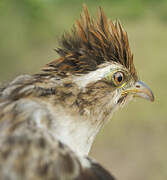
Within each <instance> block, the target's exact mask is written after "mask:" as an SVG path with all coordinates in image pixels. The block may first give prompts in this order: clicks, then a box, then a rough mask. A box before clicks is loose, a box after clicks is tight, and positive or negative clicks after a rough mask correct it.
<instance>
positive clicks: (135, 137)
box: [0, 0, 167, 180]
mask: <svg viewBox="0 0 167 180" xmlns="http://www.w3.org/2000/svg"><path fill="white" fill-rule="evenodd" d="M83 3H86V4H87V6H88V8H89V10H90V12H91V14H93V15H95V14H96V10H97V8H98V7H99V6H102V7H103V9H104V11H105V12H106V14H107V16H108V17H109V18H110V19H113V20H114V19H116V18H118V19H120V21H121V22H122V24H123V26H124V27H125V29H126V30H127V32H128V34H129V39H130V45H131V47H132V51H133V52H134V61H135V64H136V68H137V70H138V72H139V74H140V75H141V76H140V77H141V79H142V80H144V81H145V82H146V83H147V84H148V85H149V86H150V87H151V89H152V90H153V92H154V94H155V102H154V103H149V102H146V101H144V100H139V99H137V100H136V102H133V103H130V105H128V106H127V107H125V108H124V109H123V110H121V111H119V113H116V114H115V116H114V117H113V120H112V122H111V123H109V124H108V125H107V126H106V128H105V129H104V130H103V132H102V133H100V135H99V136H98V138H97V141H96V143H95V146H94V147H93V152H92V155H93V156H94V157H96V159H97V160H99V161H101V162H102V163H103V164H104V165H105V167H107V168H108V169H111V170H112V171H113V174H115V175H116V176H117V177H118V179H119V180H121V179H122V180H141V179H144V180H145V179H147V180H166V179H167V170H166V169H167V156H166V152H167V141H166V137H167V111H166V109H167V95H166V89H167V83H166V77H167V70H166V69H167V55H166V49H167V45H166V42H167V1H166V0H85V1H84V0H0V81H2V82H5V81H6V80H9V79H12V78H13V77H14V76H15V75H17V74H21V73H33V72H36V71H39V69H40V67H41V66H42V65H43V64H45V63H48V62H49V61H52V60H53V59H55V58H56V56H57V55H56V53H55V52H54V51H53V49H54V48H56V47H57V42H58V40H59V38H60V37H61V35H62V34H63V33H64V32H65V31H69V30H70V28H71V27H72V25H73V24H74V22H75V20H76V19H78V18H79V14H80V12H81V10H82V4H83Z"/></svg>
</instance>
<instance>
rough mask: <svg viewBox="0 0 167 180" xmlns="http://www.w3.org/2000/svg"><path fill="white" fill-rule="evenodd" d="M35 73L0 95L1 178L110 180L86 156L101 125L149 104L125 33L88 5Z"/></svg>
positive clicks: (4, 179) (15, 81) (150, 96)
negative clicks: (54, 55)
mask: <svg viewBox="0 0 167 180" xmlns="http://www.w3.org/2000/svg"><path fill="white" fill-rule="evenodd" d="M83 9H84V14H83V15H82V16H81V19H80V20H79V21H77V22H76V27H75V28H74V29H73V31H72V33H69V34H65V35H64V36H63V38H62V40H61V44H60V47H59V48H57V49H56V51H57V52H58V54H59V55H60V58H58V59H56V60H55V61H53V62H51V63H49V64H47V65H46V66H45V67H44V68H43V69H42V70H41V72H39V73H36V74H34V75H22V76H19V77H16V79H14V80H13V81H12V82H10V83H8V84H7V85H5V86H4V87H2V88H1V89H0V179H2V180H6V179H12V180H16V179H17V180H22V179H24V180H30V179H32V180H38V179H40V180H42V179H45V180H46V179H47V180H52V179H55V180H82V179H84V180H86V179H92V180H94V179H96V180H97V179H99V180H102V179H106V180H112V179H114V177H113V176H111V175H110V174H109V173H108V172H107V171H106V170H104V169H103V168H102V167H101V166H100V165H99V164H97V163H96V162H94V161H93V160H91V159H90V158H88V157H87V155H88V153H89V150H90V148H91V145H92V142H93V141H94V138H95V136H96V134H97V133H98V132H99V130H100V129H101V128H102V127H103V126H104V124H105V122H107V121H108V120H110V119H111V117H112V114H113V112H114V111H115V110H117V109H118V108H119V107H121V106H123V105H124V104H126V103H127V102H128V101H129V100H131V99H132V98H133V97H134V96H140V97H143V98H146V99H149V100H153V99H154V97H153V94H152V92H151V90H150V89H149V88H148V87H146V85H145V84H144V83H142V82H141V81H139V80H138V79H139V78H138V76H137V73H136V70H135V67H134V64H133V55H132V53H131V51H130V47H129V43H128V38H127V33H126V32H125V31H124V30H123V28H122V26H121V25H120V23H119V22H116V23H113V22H111V21H108V19H107V18H106V16H105V15H104V12H103V10H102V9H101V8H100V10H99V17H98V18H97V20H95V19H91V18H90V16H89V13H88V10H87V8H86V6H84V7H83Z"/></svg>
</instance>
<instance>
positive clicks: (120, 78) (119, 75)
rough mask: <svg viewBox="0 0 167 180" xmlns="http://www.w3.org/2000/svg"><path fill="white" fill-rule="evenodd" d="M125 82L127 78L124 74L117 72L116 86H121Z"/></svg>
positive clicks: (114, 75)
mask: <svg viewBox="0 0 167 180" xmlns="http://www.w3.org/2000/svg"><path fill="white" fill-rule="evenodd" d="M124 80H125V76H124V74H123V73H122V72H120V71H117V72H115V73H114V74H113V82H114V84H115V85H116V86H119V85H121V84H122V83H123V81H124Z"/></svg>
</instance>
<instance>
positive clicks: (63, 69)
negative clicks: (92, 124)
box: [43, 6, 154, 117]
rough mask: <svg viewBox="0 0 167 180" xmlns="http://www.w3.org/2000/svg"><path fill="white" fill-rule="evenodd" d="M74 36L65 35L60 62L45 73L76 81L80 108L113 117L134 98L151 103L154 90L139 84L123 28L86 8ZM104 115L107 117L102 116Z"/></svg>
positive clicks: (56, 62)
mask: <svg viewBox="0 0 167 180" xmlns="http://www.w3.org/2000/svg"><path fill="white" fill-rule="evenodd" d="M83 11H84V12H83V15H81V18H80V20H78V21H77V22H76V25H75V26H74V28H73V30H72V33H65V35H64V36H63V38H62V39H61V46H60V48H58V49H56V51H57V52H58V54H59V55H60V58H59V59H58V60H56V61H53V62H51V63H49V64H48V65H47V66H46V67H45V68H44V69H43V70H44V71H45V72H50V73H53V74H55V73H56V75H58V76H60V77H61V78H62V79H64V82H65V81H66V79H68V80H69V78H70V79H71V80H72V83H74V84H75V85H76V86H77V88H78V89H79V93H78V94H77V99H76V102H75V103H76V104H77V105H78V106H79V108H80V112H82V113H88V114H89V113H90V112H91V111H93V112H94V113H95V112H96V113H97V114H98V116H100V114H103V117H104V116H107V115H108V114H111V112H112V110H114V109H116V107H119V106H122V105H124V104H126V102H128V100H130V99H132V98H133V97H141V98H144V99H147V100H150V101H153V100H154V96H153V93H152V91H151V90H150V88H149V87H148V86H147V85H146V84H144V83H143V82H142V81H140V80H139V77H138V75H137V73H136V69H135V66H134V63H133V55H132V53H131V50H130V46H129V42H128V36H127V33H126V31H125V30H124V29H123V27H122V26H121V24H120V23H119V22H118V21H116V22H115V23H113V22H112V21H109V20H108V19H107V18H106V16H105V14H104V12H103V10H102V9H101V8H100V9H99V12H98V17H97V18H96V19H94V18H91V17H90V16H89V13H88V10H87V8H86V6H83ZM101 112H103V113H101Z"/></svg>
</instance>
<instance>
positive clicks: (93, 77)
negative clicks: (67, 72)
mask: <svg viewBox="0 0 167 180" xmlns="http://www.w3.org/2000/svg"><path fill="white" fill-rule="evenodd" d="M117 68H118V65H117V64H110V65H107V66H106V67H103V68H100V69H97V70H96V71H92V72H89V73H88V74H85V75H82V76H75V77H74V82H75V83H76V84H77V85H78V86H79V87H80V88H84V87H86V86H87V85H88V84H89V83H91V82H96V81H98V80H100V79H102V78H103V77H104V75H105V74H107V73H109V72H110V71H111V70H110V69H113V70H114V69H117Z"/></svg>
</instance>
